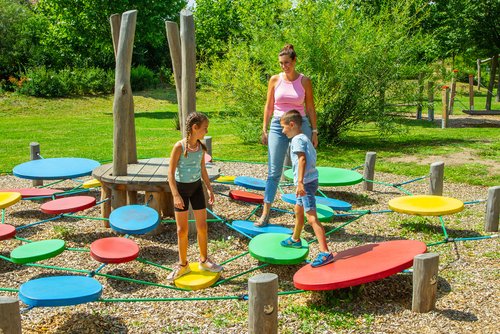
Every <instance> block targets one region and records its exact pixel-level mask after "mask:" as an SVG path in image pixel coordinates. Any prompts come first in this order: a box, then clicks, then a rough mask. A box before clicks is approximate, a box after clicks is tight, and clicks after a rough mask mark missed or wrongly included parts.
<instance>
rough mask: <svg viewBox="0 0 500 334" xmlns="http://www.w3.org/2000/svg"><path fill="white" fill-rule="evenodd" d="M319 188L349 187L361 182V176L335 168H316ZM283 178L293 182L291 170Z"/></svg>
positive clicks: (348, 170) (347, 170) (351, 171)
mask: <svg viewBox="0 0 500 334" xmlns="http://www.w3.org/2000/svg"><path fill="white" fill-rule="evenodd" d="M316 169H317V170H318V173H319V176H318V183H319V185H320V186H331V187H334V186H349V185H353V184H358V183H360V182H361V181H363V175H361V174H359V173H358V172H356V171H353V170H350V169H343V168H335V167H316ZM285 177H286V178H287V179H289V180H293V170H292V169H288V170H287V171H285Z"/></svg>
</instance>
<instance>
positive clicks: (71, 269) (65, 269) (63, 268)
mask: <svg viewBox="0 0 500 334" xmlns="http://www.w3.org/2000/svg"><path fill="white" fill-rule="evenodd" d="M24 265H26V266H28V267H37V268H45V269H55V270H62V271H71V272H75V273H84V274H87V275H89V274H90V273H91V271H90V270H85V269H74V268H66V267H58V266H48V265H45V264H38V263H25V264H24Z"/></svg>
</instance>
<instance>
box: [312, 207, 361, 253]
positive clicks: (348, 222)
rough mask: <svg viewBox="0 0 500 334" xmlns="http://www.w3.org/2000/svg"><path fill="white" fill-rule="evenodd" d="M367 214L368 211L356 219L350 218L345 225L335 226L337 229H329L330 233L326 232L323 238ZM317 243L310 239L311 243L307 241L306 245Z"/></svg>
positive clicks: (315, 240) (315, 239) (316, 239)
mask: <svg viewBox="0 0 500 334" xmlns="http://www.w3.org/2000/svg"><path fill="white" fill-rule="evenodd" d="M368 213H369V211H366V212H364V213H361V214H360V215H359V216H358V217H354V218H352V219H349V220H348V221H346V222H345V223H343V224H342V225H339V226H337V227H335V228H333V229H331V230H330V231H328V232H326V233H325V237H327V236H328V235H330V234H332V233H334V232H336V231H338V230H340V229H341V228H342V227H344V226H346V225H349V224H350V223H352V222H354V221H356V220H358V219H359V218H361V217H363V216H364V215H367V214H368ZM317 241H318V238H314V239H312V240H311V241H309V242H308V243H307V244H308V245H310V244H312V243H313V242H317Z"/></svg>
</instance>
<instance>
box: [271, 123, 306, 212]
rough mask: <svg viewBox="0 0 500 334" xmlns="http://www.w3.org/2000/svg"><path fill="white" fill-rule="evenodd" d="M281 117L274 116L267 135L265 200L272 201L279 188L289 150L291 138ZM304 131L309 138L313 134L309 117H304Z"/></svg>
mask: <svg viewBox="0 0 500 334" xmlns="http://www.w3.org/2000/svg"><path fill="white" fill-rule="evenodd" d="M282 131H283V128H282V127H281V124H280V118H279V117H273V119H272V121H271V127H270V129H269V134H268V136H267V146H268V150H267V180H266V191H265V193H264V202H265V203H272V202H273V201H274V197H275V196H276V191H277V190H278V184H279V182H280V179H281V174H282V172H283V162H284V160H285V155H286V154H287V152H288V147H289V145H290V139H288V138H287V136H285V135H284V134H283V132H282ZM302 133H303V134H305V135H306V136H307V137H308V138H309V139H311V136H312V129H311V123H309V119H308V118H307V117H302Z"/></svg>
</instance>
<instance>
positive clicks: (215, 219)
mask: <svg viewBox="0 0 500 334" xmlns="http://www.w3.org/2000/svg"><path fill="white" fill-rule="evenodd" d="M206 221H207V223H218V222H222V221H224V220H223V219H217V218H210V219H207V220H206ZM161 222H162V223H175V219H162V221H161ZM188 222H190V223H194V222H196V220H195V219H189V220H188Z"/></svg>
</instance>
